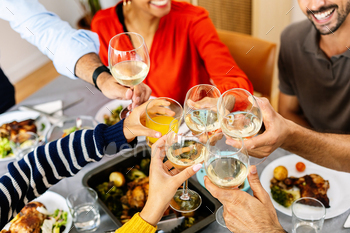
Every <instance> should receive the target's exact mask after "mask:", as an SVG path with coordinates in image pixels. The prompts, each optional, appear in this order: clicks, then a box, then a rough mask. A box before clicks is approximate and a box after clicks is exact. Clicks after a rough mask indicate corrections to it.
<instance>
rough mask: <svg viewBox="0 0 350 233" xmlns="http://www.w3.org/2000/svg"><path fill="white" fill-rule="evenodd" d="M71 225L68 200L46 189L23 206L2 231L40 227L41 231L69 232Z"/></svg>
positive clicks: (28, 229)
mask: <svg viewBox="0 0 350 233" xmlns="http://www.w3.org/2000/svg"><path fill="white" fill-rule="evenodd" d="M29 220H30V221H29ZM71 226H72V216H71V215H70V213H69V209H68V206H67V204H66V200H65V199H64V198H63V197H62V196H61V195H59V194H57V193H55V192H51V191H46V192H45V193H44V194H43V195H41V196H40V197H38V198H36V199H34V200H33V201H31V202H29V203H28V204H27V205H26V206H25V207H23V209H22V210H21V212H20V213H19V214H18V215H17V216H16V217H15V218H13V219H12V220H11V222H9V223H8V224H7V225H6V226H5V227H4V229H3V230H2V231H1V233H11V232H22V231H23V232H36V231H35V230H38V229H40V230H39V231H40V232H41V233H61V232H62V233H68V232H69V231H70V230H71ZM39 231H38V232H39Z"/></svg>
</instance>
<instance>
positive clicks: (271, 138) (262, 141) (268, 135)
mask: <svg viewBox="0 0 350 233" xmlns="http://www.w3.org/2000/svg"><path fill="white" fill-rule="evenodd" d="M256 99H257V101H258V104H259V106H260V109H261V111H262V115H263V121H264V124H265V128H266V130H265V132H264V133H262V134H261V135H258V136H256V137H252V138H250V139H247V140H245V141H244V145H245V147H246V148H247V150H248V153H249V155H251V156H254V157H257V158H263V157H267V156H269V155H270V154H271V153H272V152H273V151H274V150H276V149H277V148H278V147H281V146H283V144H284V143H285V141H286V139H287V138H288V137H289V135H290V134H291V130H290V121H289V120H287V119H285V118H283V117H282V116H281V115H280V114H278V113H277V112H276V111H275V110H274V109H273V108H272V106H271V105H270V103H269V101H268V100H267V99H266V98H256ZM226 143H227V144H228V145H232V146H235V147H237V146H239V144H240V142H239V141H236V140H233V139H230V138H228V139H227V141H226Z"/></svg>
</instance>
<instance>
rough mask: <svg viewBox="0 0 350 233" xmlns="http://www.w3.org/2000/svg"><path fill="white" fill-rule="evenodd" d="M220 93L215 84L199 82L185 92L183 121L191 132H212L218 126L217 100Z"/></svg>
mask: <svg viewBox="0 0 350 233" xmlns="http://www.w3.org/2000/svg"><path fill="white" fill-rule="evenodd" d="M220 95H221V93H220V91H219V89H217V88H216V87H215V86H212V85H209V84H200V85H197V86H194V87H192V88H191V89H190V90H189V91H188V92H187V94H186V99H185V103H184V116H185V123H186V125H187V126H188V128H189V129H190V130H191V131H192V133H193V134H199V133H201V132H204V131H205V132H207V133H208V134H209V135H211V134H213V133H214V132H215V131H217V130H218V129H219V128H220V123H219V120H218V117H217V101H218V99H219V97H220Z"/></svg>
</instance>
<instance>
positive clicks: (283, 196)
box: [271, 185, 300, 207]
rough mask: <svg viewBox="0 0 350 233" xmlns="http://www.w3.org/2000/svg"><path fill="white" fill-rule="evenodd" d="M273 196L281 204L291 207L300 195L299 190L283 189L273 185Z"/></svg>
mask: <svg viewBox="0 0 350 233" xmlns="http://www.w3.org/2000/svg"><path fill="white" fill-rule="evenodd" d="M271 194H272V198H273V199H274V200H275V201H276V202H277V203H278V204H280V205H282V206H284V207H289V206H290V205H291V204H292V203H293V202H294V201H295V200H296V199H298V198H299V197H300V193H299V191H290V190H285V189H281V188H280V187H278V186H277V185H274V186H272V187H271Z"/></svg>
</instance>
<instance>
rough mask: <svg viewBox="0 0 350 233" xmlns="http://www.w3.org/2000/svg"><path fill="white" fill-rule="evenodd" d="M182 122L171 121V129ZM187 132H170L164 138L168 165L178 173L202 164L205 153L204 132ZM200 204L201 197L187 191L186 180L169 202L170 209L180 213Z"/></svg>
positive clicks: (178, 126) (187, 211)
mask: <svg viewBox="0 0 350 233" xmlns="http://www.w3.org/2000/svg"><path fill="white" fill-rule="evenodd" d="M183 121H184V119H183V118H182V119H180V120H179V121H173V122H172V124H171V125H170V126H171V129H179V128H180V127H181V125H184V124H183ZM181 128H182V127H181ZM187 132H188V134H182V133H177V132H176V131H174V130H171V131H170V132H169V133H168V134H167V138H166V156H167V158H168V160H169V161H170V163H171V164H172V165H173V166H174V167H175V168H176V169H177V170H180V171H182V170H184V169H186V168H187V167H190V166H192V165H194V164H197V163H202V162H203V160H204V157H205V154H206V153H207V148H206V142H207V140H208V137H207V133H206V132H205V131H204V132H201V133H200V134H197V135H194V134H193V133H192V132H190V131H187ZM201 204H202V198H201V196H200V195H199V194H198V193H197V192H195V191H193V190H190V189H188V180H186V181H185V182H184V184H183V188H182V189H178V190H177V191H176V193H175V195H174V197H173V198H172V199H171V201H170V206H171V208H173V209H174V210H176V211H178V212H181V213H189V212H192V211H195V210H197V209H198V208H199V207H200V206H201Z"/></svg>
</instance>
